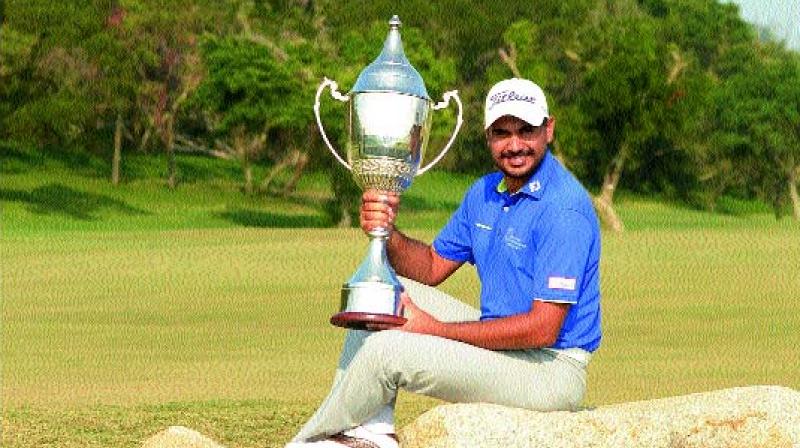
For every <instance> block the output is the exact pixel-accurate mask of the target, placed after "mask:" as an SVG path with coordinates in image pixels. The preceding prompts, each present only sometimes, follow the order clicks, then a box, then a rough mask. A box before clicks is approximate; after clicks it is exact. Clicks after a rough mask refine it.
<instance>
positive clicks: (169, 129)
mask: <svg viewBox="0 0 800 448" xmlns="http://www.w3.org/2000/svg"><path fill="white" fill-rule="evenodd" d="M166 115H167V116H166V119H165V120H164V121H165V122H164V145H165V146H166V147H167V184H168V185H169V188H175V185H176V184H177V182H176V174H175V171H176V170H175V132H174V131H175V127H174V121H173V119H172V114H166Z"/></svg>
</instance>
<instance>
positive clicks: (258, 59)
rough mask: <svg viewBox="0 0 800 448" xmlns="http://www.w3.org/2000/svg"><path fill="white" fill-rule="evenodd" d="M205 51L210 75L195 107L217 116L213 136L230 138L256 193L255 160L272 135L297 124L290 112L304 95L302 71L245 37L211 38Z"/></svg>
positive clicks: (248, 187) (249, 186) (204, 44)
mask: <svg viewBox="0 0 800 448" xmlns="http://www.w3.org/2000/svg"><path fill="white" fill-rule="evenodd" d="M201 51H202V54H203V59H204V60H205V63H206V66H207V69H208V75H207V77H206V79H205V80H204V81H203V83H202V84H201V85H200V87H199V89H198V91H197V93H196V95H195V101H196V102H198V103H199V104H201V105H202V106H203V107H205V108H207V109H208V110H209V111H211V112H212V113H213V114H214V117H213V119H212V121H213V128H214V129H213V131H214V132H215V133H216V134H217V135H218V136H221V137H223V138H224V137H225V136H228V137H229V139H230V144H231V147H232V150H233V152H234V153H235V154H236V157H237V158H238V159H239V160H240V162H241V164H242V171H243V175H244V180H245V182H244V189H245V191H246V192H247V193H251V192H252V191H253V175H252V159H253V158H255V157H258V155H259V153H260V152H261V151H262V150H263V149H264V146H265V144H266V140H267V134H268V132H269V131H270V129H273V128H277V127H280V126H283V125H285V124H286V123H287V122H289V121H291V120H293V114H292V110H291V109H288V110H287V108H286V107H285V106H286V105H287V103H288V102H289V101H290V98H291V97H292V95H294V94H295V93H296V92H297V91H298V90H299V83H298V81H297V76H296V73H297V69H296V67H295V66H294V65H293V64H294V61H292V60H290V59H288V58H287V59H282V58H281V56H279V55H276V54H275V53H274V52H273V51H272V50H270V49H269V48H268V47H266V46H262V45H257V44H255V43H254V42H252V41H251V40H249V39H247V38H245V37H225V38H217V37H207V38H206V39H205V40H204V41H203V42H202V44H201ZM279 58H281V59H279Z"/></svg>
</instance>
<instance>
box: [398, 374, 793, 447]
mask: <svg viewBox="0 0 800 448" xmlns="http://www.w3.org/2000/svg"><path fill="white" fill-rule="evenodd" d="M401 441H402V446H403V447H404V448H461V447H463V448H468V447H469V448H481V447H486V448H489V447H491V448H496V447H537V448H539V447H548V448H561V447H564V448H573V447H620V448H635V447H641V448H661V447H663V448H701V447H708V448H711V447H713V448H772V447H775V448H800V392H798V391H796V390H793V389H789V388H786V387H779V386H752V387H738V388H733V389H724V390H718V391H713V392H705V393H698V394H691V395H683V396H678V397H670V398H663V399H658V400H649V401H638V402H631V403H622V404H615V405H609V406H603V407H599V408H596V409H591V410H582V411H577V412H568V411H563V412H534V411H527V410H524V409H516V408H508V407H504V406H498V405H491V404H484V403H474V404H449V405H443V406H438V407H436V408H434V409H432V410H430V411H428V412H426V413H425V414H423V415H421V416H420V417H419V418H417V420H416V421H414V422H413V423H411V424H410V425H408V426H406V427H405V428H404V429H403V431H402V433H401Z"/></svg>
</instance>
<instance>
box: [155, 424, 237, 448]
mask: <svg viewBox="0 0 800 448" xmlns="http://www.w3.org/2000/svg"><path fill="white" fill-rule="evenodd" d="M142 448H225V447H223V446H222V445H220V444H218V443H217V442H215V441H213V440H211V439H209V438H208V437H206V436H204V435H202V434H200V433H199V432H197V431H195V430H193V429H189V428H187V427H185V426H170V427H169V428H167V429H165V430H163V431H161V432H159V433H158V434H156V435H154V436H152V437H150V438H149V439H147V440H145V441H144V443H142Z"/></svg>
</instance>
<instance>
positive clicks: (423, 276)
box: [360, 190, 463, 286]
mask: <svg viewBox="0 0 800 448" xmlns="http://www.w3.org/2000/svg"><path fill="white" fill-rule="evenodd" d="M399 205H400V198H399V196H398V195H396V194H393V193H388V194H387V193H380V192H377V191H374V190H367V191H365V192H364V194H363V196H362V197H361V216H360V218H361V228H362V229H363V230H364V231H365V232H367V233H369V231H370V230H372V229H375V228H378V227H383V228H385V229H388V230H389V232H390V233H389V240H388V241H387V244H386V252H387V255H388V257H389V262H390V263H391V264H392V267H393V268H394V270H395V271H396V272H397V273H398V274H400V275H402V276H404V277H408V278H410V279H412V280H416V281H418V282H420V283H424V284H426V285H431V286H435V285H438V284H439V283H441V282H442V281H444V280H445V279H446V278H447V277H449V276H450V274H452V273H453V272H455V271H456V270H457V269H458V268H459V267H460V266H461V265H462V264H463V263H461V262H457V261H452V260H448V259H446V258H442V257H441V256H440V255H439V254H437V253H436V251H434V250H433V247H432V246H430V245H429V244H425V243H423V242H422V241H419V240H415V239H413V238H409V237H408V236H406V235H405V234H403V233H402V232H400V231H399V230H397V229H396V228H395V227H394V219H395V216H396V214H397V209H398V207H399Z"/></svg>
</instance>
